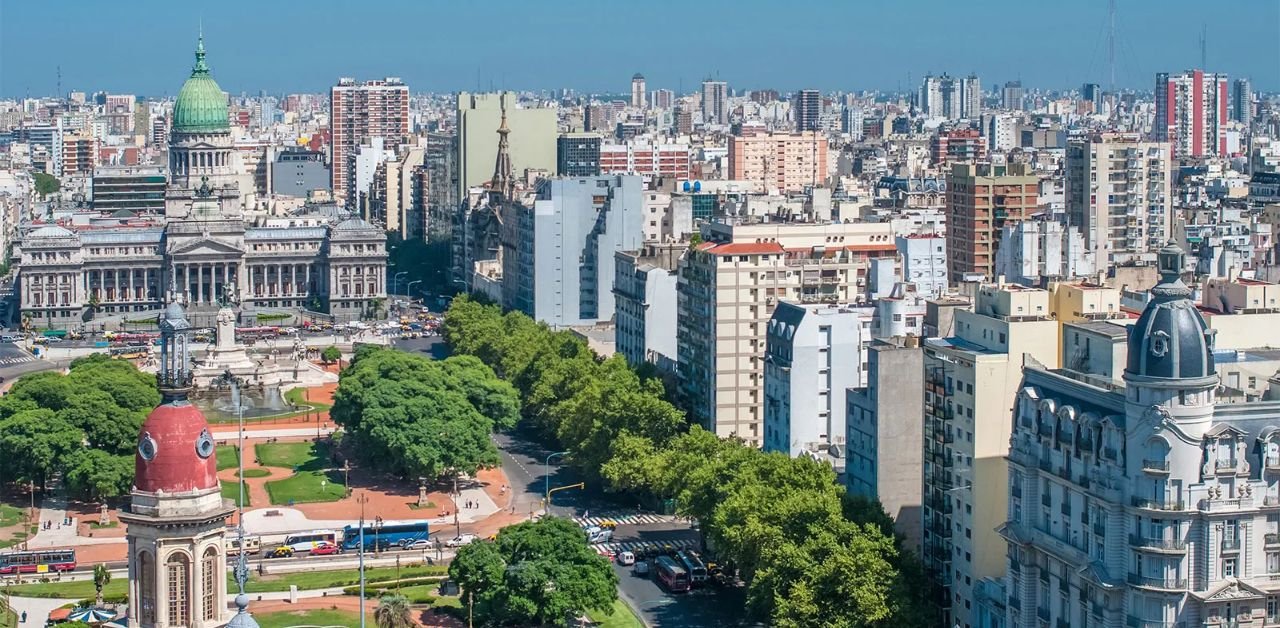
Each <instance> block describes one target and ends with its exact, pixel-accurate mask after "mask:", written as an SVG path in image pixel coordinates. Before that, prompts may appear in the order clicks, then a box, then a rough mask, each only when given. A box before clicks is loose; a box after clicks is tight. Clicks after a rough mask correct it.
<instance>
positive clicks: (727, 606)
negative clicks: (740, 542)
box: [608, 522, 745, 626]
mask: <svg viewBox="0 0 1280 628" xmlns="http://www.w3.org/2000/svg"><path fill="white" fill-rule="evenodd" d="M697 540H698V532H697V531H696V530H693V529H691V528H690V527H689V524H687V523H683V522H671V523H659V524H646V525H641V526H618V530H617V532H616V533H615V534H614V538H613V540H612V541H611V542H610V543H608V545H609V546H611V547H615V546H619V545H621V546H624V547H626V546H629V545H630V544H634V543H646V544H647V543H661V544H673V545H676V546H680V545H684V546H686V547H687V546H696V544H697ZM613 569H614V571H615V572H617V574H618V594H619V596H621V597H622V598H623V599H624V600H626V601H627V602H628V603H629V604H631V607H632V608H634V609H636V611H637V612H639V613H640V614H641V615H642V618H643V619H644V621H645V623H647V624H648V625H650V626H732V625H739V624H740V622H741V621H742V614H743V610H744V604H745V599H744V595H745V590H744V589H737V588H723V587H716V586H711V585H706V586H702V587H699V588H696V589H693V590H692V591H690V592H688V593H677V594H671V593H668V592H667V591H666V589H663V588H662V586H661V585H660V584H659V583H658V581H657V579H656V578H655V577H654V576H653V575H652V574H653V570H652V569H651V570H650V575H648V576H637V575H636V574H635V571H634V568H633V567H623V566H622V565H619V564H617V563H614V565H613Z"/></svg>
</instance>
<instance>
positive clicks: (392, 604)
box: [373, 594, 414, 628]
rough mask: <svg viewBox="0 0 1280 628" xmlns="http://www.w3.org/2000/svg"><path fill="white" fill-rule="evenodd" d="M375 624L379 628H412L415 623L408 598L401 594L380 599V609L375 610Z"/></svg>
mask: <svg viewBox="0 0 1280 628" xmlns="http://www.w3.org/2000/svg"><path fill="white" fill-rule="evenodd" d="M373 623H374V624H376V625H377V626H378V628H412V626H413V625H414V623H413V617H412V616H411V613H410V610H409V600H408V598H406V597H405V596H403V595H399V594H387V595H384V596H382V597H380V598H378V608H375V609H373Z"/></svg>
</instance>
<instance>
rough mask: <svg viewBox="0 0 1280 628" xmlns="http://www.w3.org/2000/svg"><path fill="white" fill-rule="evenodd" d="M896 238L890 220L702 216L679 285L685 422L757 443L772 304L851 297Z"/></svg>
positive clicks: (682, 265)
mask: <svg viewBox="0 0 1280 628" xmlns="http://www.w3.org/2000/svg"><path fill="white" fill-rule="evenodd" d="M892 235H893V225H892V224H890V223H752V224H747V223H743V224H733V223H728V222H710V223H704V224H703V225H702V238H703V242H702V243H701V244H699V245H698V246H696V247H693V248H691V249H689V250H688V252H687V253H686V254H685V256H684V258H682V259H681V261H680V272H679V284H678V305H677V307H678V308H679V309H678V324H677V334H676V338H677V345H678V350H677V353H678V356H677V357H678V359H679V362H680V370H679V375H680V377H679V387H680V391H681V394H683V395H684V397H685V399H687V400H688V410H689V416H690V419H691V420H693V421H696V422H698V423H699V424H701V425H702V426H703V427H705V428H707V429H708V430H710V431H712V432H715V433H716V434H717V435H719V436H731V435H737V436H739V437H741V438H743V439H744V440H746V442H748V443H750V444H752V445H755V446H759V445H760V444H761V442H762V440H763V437H764V432H763V426H762V425H761V423H762V422H763V420H764V415H763V408H762V404H763V402H764V400H763V399H762V398H761V396H760V390H761V384H762V383H763V382H762V379H761V378H762V377H763V366H764V365H763V355H764V349H765V346H764V344H765V332H766V329H767V326H768V321H769V318H770V317H771V316H772V315H773V310H774V308H775V307H776V306H777V304H778V303H779V302H781V301H784V300H787V301H793V302H799V303H829V304H836V303H850V302H853V301H856V300H857V296H858V295H859V294H861V293H862V292H863V290H864V287H863V286H862V285H860V284H862V283H863V282H864V281H865V277H864V274H865V273H866V271H867V268H868V266H869V263H870V262H869V260H870V259H872V258H880V257H893V256H894V255H895V254H896V250H895V248H894V245H893V242H892Z"/></svg>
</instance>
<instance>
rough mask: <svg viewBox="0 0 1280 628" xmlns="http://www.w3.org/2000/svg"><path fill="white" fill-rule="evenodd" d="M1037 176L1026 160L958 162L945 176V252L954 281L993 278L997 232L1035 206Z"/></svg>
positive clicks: (1031, 210)
mask: <svg viewBox="0 0 1280 628" xmlns="http://www.w3.org/2000/svg"><path fill="white" fill-rule="evenodd" d="M1039 184H1040V179H1039V177H1037V176H1036V175H1035V174H1034V172H1033V171H1032V170H1031V167H1030V165H1028V164H1016V163H1015V164H1008V165H993V164H986V163H983V164H971V163H969V164H956V165H954V166H952V167H951V172H950V173H948V175H947V254H948V255H949V256H950V268H949V269H948V270H949V271H950V274H951V279H952V280H953V281H959V280H961V279H964V278H965V276H967V275H968V276H972V275H978V276H981V277H984V278H986V279H994V278H995V259H996V251H997V248H998V247H999V245H1000V244H999V243H1000V230H1001V229H1003V228H1004V226H1005V225H1006V224H1011V223H1014V222H1018V221H1021V220H1025V219H1027V218H1028V217H1029V216H1031V215H1032V214H1033V213H1035V212H1036V209H1037V207H1038V206H1039V197H1040V186H1039Z"/></svg>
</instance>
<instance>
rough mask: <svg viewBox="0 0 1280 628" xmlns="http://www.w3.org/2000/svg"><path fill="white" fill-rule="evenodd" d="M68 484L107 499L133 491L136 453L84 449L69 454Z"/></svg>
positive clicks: (88, 493)
mask: <svg viewBox="0 0 1280 628" xmlns="http://www.w3.org/2000/svg"><path fill="white" fill-rule="evenodd" d="M64 468H65V469H66V480H67V488H69V489H71V490H72V491H74V492H77V493H81V494H84V495H86V496H88V497H89V498H91V499H92V498H97V499H100V500H102V501H104V502H105V501H106V500H109V499H112V498H115V497H119V496H121V495H125V494H127V493H128V492H129V488H130V487H131V486H132V485H133V456H128V455H113V454H109V453H107V452H105V451H101V450H97V449H81V450H78V451H75V452H73V453H71V454H70V455H68V457H67V464H66V465H65V467H64Z"/></svg>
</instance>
